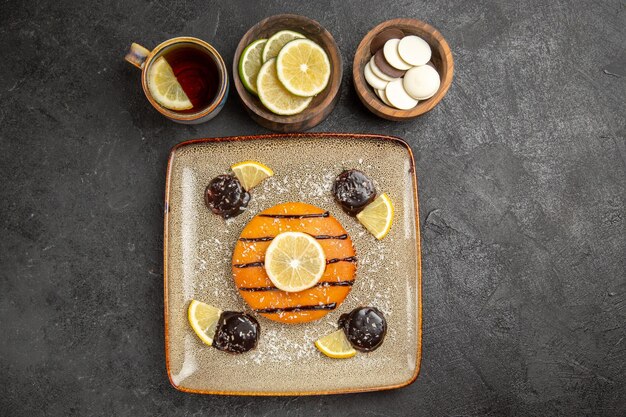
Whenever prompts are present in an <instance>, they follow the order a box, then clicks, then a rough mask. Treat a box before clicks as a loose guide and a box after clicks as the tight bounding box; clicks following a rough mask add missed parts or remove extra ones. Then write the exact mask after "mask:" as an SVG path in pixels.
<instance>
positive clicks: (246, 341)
mask: <svg viewBox="0 0 626 417" xmlns="http://www.w3.org/2000/svg"><path fill="white" fill-rule="evenodd" d="M260 332H261V326H260V325H259V322H258V321H257V320H256V319H255V318H254V317H252V316H250V315H249V314H245V313H240V312H236V311H224V312H223V313H222V315H221V316H220V318H219V320H218V322H217V328H216V330H215V337H213V347H214V348H216V349H219V350H223V351H225V352H229V353H244V352H247V351H249V350H250V349H254V348H255V347H256V344H257V341H258V339H259V333H260Z"/></svg>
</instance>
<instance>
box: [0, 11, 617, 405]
mask: <svg viewBox="0 0 626 417" xmlns="http://www.w3.org/2000/svg"><path fill="white" fill-rule="evenodd" d="M300 3H302V4H296V3H295V2H294V3H289V2H286V1H275V2H268V3H263V4H257V3H256V2H244V1H232V0H229V1H227V2H226V1H225V2H216V1H166V0H158V1H146V2H138V1H137V2H135V1H128V0H125V1H122V0H118V1H115V0H102V1H98V2H90V3H88V2H85V3H82V2H75V1H67V0H62V1H56V0H44V1H37V2H35V1H24V2H19V1H18V2H16V1H2V2H1V3H0V23H1V25H0V51H1V53H2V59H0V150H1V152H0V175H1V178H2V194H1V195H0V197H1V198H0V225H1V226H0V233H1V236H0V260H1V267H0V323H1V328H0V331H1V335H0V414H1V415H3V416H22V415H29V416H30V415H50V416H71V415H81V416H95V415H108V416H111V415H115V416H126V415H128V416H157V415H167V416H174V415H181V416H183V415H185V416H192V415H203V416H205V415H215V416H264V415H270V416H274V415H276V416H317V415H319V416H392V415H394V416H395V415H398V416H408V415H425V416H460V415H518V416H531V415H552V416H554V415H567V416H573V415H606V416H623V415H626V398H625V397H626V396H625V391H626V332H625V329H624V325H625V323H626V283H625V276H626V265H625V257H626V246H625V236H626V233H625V227H624V217H625V212H624V195H625V188H626V187H625V185H626V184H625V182H626V180H625V178H626V175H625V174H626V172H625V170H626V169H625V165H626V162H625V161H626V141H625V139H626V137H625V136H626V118H625V114H626V105H625V104H626V69H625V67H626V34H625V30H626V29H625V28H626V7H625V4H624V2H623V1H619V0H617V1H615V0H614V1H589V0H582V1H570V2H564V1H558V0H557V1H545V0H537V1H521V2H520V1H515V0H510V1H506V2H499V1H493V2H488V1H482V2H468V1H416V2H410V1H393V2H390V3H387V2H383V1H376V0H367V1H365V2H359V3H357V2H354V3H349V2H344V1H320V2H300ZM283 12H294V13H299V14H303V15H306V16H309V17H312V18H314V19H316V20H318V21H320V22H321V23H322V24H323V25H324V26H325V27H326V28H328V30H329V31H330V32H331V33H332V34H333V35H334V36H335V38H336V40H337V43H338V45H339V47H340V48H341V50H342V52H343V56H344V60H345V71H344V82H343V86H342V90H341V99H340V101H339V103H338V105H337V107H336V109H335V111H334V112H333V113H332V114H331V115H330V117H329V118H328V119H327V120H326V121H325V122H323V123H322V124H320V125H319V126H318V127H317V128H315V129H314V130H316V131H330V132H335V131H338V132H350V131H353V132H371V133H386V134H392V135H397V136H401V137H403V138H405V139H406V140H407V141H408V142H409V143H410V144H411V146H412V148H413V150H414V151H415V154H416V159H417V175H418V179H419V188H420V190H419V197H420V215H421V225H422V232H423V233H422V237H423V276H424V343H423V362H422V370H421V373H420V376H419V378H418V380H417V381H416V382H415V383H414V384H413V385H411V386H409V387H408V388H405V389H400V390H396V391H390V392H381V393H370V394H361V395H343V396H330V397H311V398H304V397H302V398H236V397H214V396H201V395H191V394H184V393H181V392H177V391H175V390H174V389H173V388H172V387H171V386H170V385H169V382H168V381H167V377H166V372H165V367H164V348H163V347H164V341H163V317H162V310H163V303H162V290H163V286H162V285H163V284H162V261H161V255H162V249H161V244H162V199H163V190H164V179H165V164H166V159H167V155H168V150H169V149H170V147H171V146H173V145H174V144H176V143H178V142H180V141H183V140H187V139H192V138H199V137H210V136H227V135H240V134H255V133H263V132H264V129H262V128H260V127H259V126H257V125H255V124H254V123H253V122H252V121H251V119H249V118H248V116H247V115H246V113H245V112H244V110H243V108H242V106H241V104H240V103H239V100H238V98H237V95H236V92H235V91H234V89H233V90H231V95H230V98H229V100H228V103H227V104H226V107H225V108H224V109H223V111H222V113H221V114H220V115H219V116H218V117H217V118H216V119H215V120H213V121H211V122H209V123H207V124H204V125H200V126H196V127H190V126H182V125H177V124H174V123H172V122H169V121H167V120H165V119H164V118H163V117H162V116H160V115H159V114H158V113H157V112H156V111H154V110H153V109H152V108H151V107H150V105H149V104H148V102H147V100H146V99H145V98H144V96H143V94H142V91H141V86H140V74H139V71H137V70H136V69H135V68H133V67H131V66H130V65H129V64H127V63H126V62H124V60H123V56H124V53H125V51H126V48H127V47H128V45H129V44H130V42H131V41H137V42H140V43H142V44H143V45H145V46H147V47H153V46H155V45H156V44H158V43H160V42H161V41H163V40H166V39H168V38H171V37H174V36H178V35H192V36H197V37H200V38H202V39H205V40H207V41H209V42H211V43H212V44H213V45H215V47H216V48H217V49H218V50H219V51H221V53H222V54H223V56H224V58H225V60H226V61H227V62H228V64H229V66H230V63H231V62H232V56H233V51H234V50H235V47H236V45H237V43H238V41H239V38H240V37H241V36H242V35H243V34H244V33H245V31H246V30H247V29H248V28H249V27H250V26H252V25H253V24H255V23H256V22H257V21H259V20H260V19H261V18H263V17H266V16H269V15H273V14H277V13H283ZM395 17H416V18H419V19H422V20H425V21H427V22H429V23H431V24H432V25H434V26H435V27H437V28H439V30H440V31H441V32H442V33H443V35H444V36H445V37H446V38H447V39H448V42H449V43H450V45H451V47H452V51H453V54H454V59H455V64H456V74H455V78H454V82H453V85H452V88H451V89H450V91H449V93H448V95H447V96H446V98H445V99H444V101H443V102H442V103H441V104H440V105H439V106H438V107H436V108H435V109H434V110H433V111H432V112H431V113H429V114H427V115H426V116H423V117H421V118H419V119H417V120H415V121H413V122H409V123H392V122H387V121H384V120H382V119H378V118H376V117H374V116H373V115H371V114H370V113H368V111H367V110H366V109H365V108H364V107H363V106H362V105H361V104H360V102H359V100H358V98H357V97H356V95H355V93H354V90H353V86H352V81H351V76H350V74H351V70H352V58H353V55H354V51H355V49H356V47H357V45H358V43H359V41H360V39H361V38H362V37H363V36H364V35H365V33H366V32H367V31H368V30H369V29H370V28H371V27H373V26H374V25H375V24H377V23H379V22H381V21H383V20H386V19H390V18H395Z"/></svg>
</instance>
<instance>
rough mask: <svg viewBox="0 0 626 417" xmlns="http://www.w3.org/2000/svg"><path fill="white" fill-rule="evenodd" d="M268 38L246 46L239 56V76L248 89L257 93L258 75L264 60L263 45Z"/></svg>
mask: <svg viewBox="0 0 626 417" xmlns="http://www.w3.org/2000/svg"><path fill="white" fill-rule="evenodd" d="M266 42H267V39H258V40H256V41H254V42H252V43H251V44H250V45H248V46H246V49H244V50H243V52H242V54H241V58H239V78H240V79H241V82H242V83H243V86H244V87H246V90H248V91H249V92H251V93H252V94H254V95H256V94H257V92H256V77H257V75H259V70H260V69H261V65H263V60H262V58H261V55H262V54H263V47H264V46H265V43H266Z"/></svg>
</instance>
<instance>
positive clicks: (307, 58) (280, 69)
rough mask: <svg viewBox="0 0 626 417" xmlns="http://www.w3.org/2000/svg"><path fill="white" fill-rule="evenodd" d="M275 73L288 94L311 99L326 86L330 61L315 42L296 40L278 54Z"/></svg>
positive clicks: (328, 78)
mask: <svg viewBox="0 0 626 417" xmlns="http://www.w3.org/2000/svg"><path fill="white" fill-rule="evenodd" d="M276 73H277V74H278V79H279V80H280V82H281V83H282V84H283V85H284V86H285V88H286V89H287V90H288V91H289V92H291V93H292V94H295V95H297V96H301V97H312V96H314V95H316V94H319V93H320V92H321V91H322V90H323V89H324V88H326V86H327V85H328V81H329V80H330V60H329V59H328V55H326V52H324V49H322V47H321V46H319V45H318V44H316V43H315V42H313V41H311V40H309V39H296V40H294V41H291V42H289V43H288V44H286V45H285V46H284V47H283V49H281V50H280V52H279V53H278V57H277V58H276Z"/></svg>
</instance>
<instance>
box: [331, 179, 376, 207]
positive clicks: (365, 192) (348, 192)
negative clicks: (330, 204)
mask: <svg viewBox="0 0 626 417" xmlns="http://www.w3.org/2000/svg"><path fill="white" fill-rule="evenodd" d="M333 194H334V195H335V200H336V201H337V203H339V205H341V208H343V210H344V211H345V212H346V213H348V214H350V215H351V216H354V215H356V214H357V213H359V212H360V211H361V210H363V209H364V208H365V206H367V205H368V204H369V203H371V202H372V201H374V199H375V198H376V187H374V183H373V182H372V180H371V179H370V178H369V177H368V176H367V175H365V174H364V173H363V172H361V171H358V170H356V169H351V170H348V171H344V172H342V173H341V174H339V176H338V177H337V178H336V179H335V183H334V184H333Z"/></svg>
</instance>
